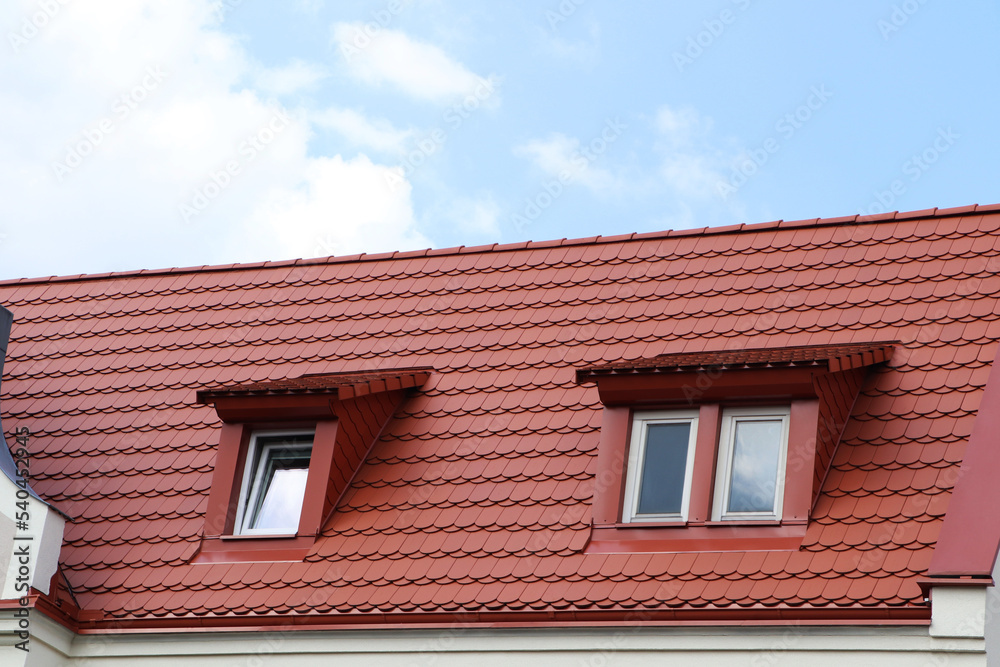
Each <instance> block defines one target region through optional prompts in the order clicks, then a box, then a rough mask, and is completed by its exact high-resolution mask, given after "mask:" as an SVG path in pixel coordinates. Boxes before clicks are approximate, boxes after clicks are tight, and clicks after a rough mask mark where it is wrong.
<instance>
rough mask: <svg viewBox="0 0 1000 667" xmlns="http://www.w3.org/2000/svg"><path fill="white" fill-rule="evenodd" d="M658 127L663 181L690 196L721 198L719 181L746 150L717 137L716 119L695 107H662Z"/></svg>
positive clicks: (657, 119)
mask: <svg viewBox="0 0 1000 667" xmlns="http://www.w3.org/2000/svg"><path fill="white" fill-rule="evenodd" d="M654 127H655V130H656V132H657V135H656V136H657V141H656V145H655V147H656V149H657V150H658V152H660V153H661V155H662V156H663V157H662V161H661V163H660V169H659V173H660V177H661V179H662V182H663V183H664V184H665V185H667V186H668V187H670V188H671V189H672V190H674V191H675V192H676V193H678V194H680V195H683V196H684V197H686V198H688V199H709V198H714V197H717V196H718V186H719V183H721V182H723V181H724V180H725V178H726V174H727V173H728V171H729V169H731V168H732V165H733V164H734V163H735V161H736V160H737V159H738V158H739V156H740V155H741V153H742V151H741V149H740V148H739V147H738V146H737V145H736V144H735V142H734V141H732V140H730V139H726V138H724V137H719V136H717V135H716V134H715V132H714V130H713V124H712V119H711V118H709V117H706V116H702V115H701V114H699V113H698V111H697V110H695V109H693V108H691V107H681V108H673V107H671V106H669V105H663V106H661V107H660V108H659V109H658V110H657V113H656V118H655V121H654Z"/></svg>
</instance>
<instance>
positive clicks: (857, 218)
mask: <svg viewBox="0 0 1000 667" xmlns="http://www.w3.org/2000/svg"><path fill="white" fill-rule="evenodd" d="M993 212H1000V203H998V204H988V205H982V206H981V205H979V204H972V205H971V206H958V207H953V208H943V209H942V208H936V207H935V208H927V209H921V210H916V211H903V212H901V211H891V212H888V213H879V214H876V215H858V214H855V215H848V216H840V217H832V218H808V219H803V220H783V219H782V220H774V221H771V222H755V223H750V224H743V223H741V224H736V225H723V226H720V227H700V228H695V229H676V230H674V229H668V230H663V231H656V232H644V233H638V232H632V233H631V234H617V235H614V236H587V237H581V238H575V239H566V238H563V239H560V240H548V241H517V242H513V243H505V244H500V243H492V244H486V245H479V246H454V247H450V248H425V249H422V250H396V251H392V252H383V253H375V254H367V253H360V254H354V255H339V256H338V255H333V256H329V257H315V258H309V259H289V260H280V261H266V262H249V263H245V264H244V263H228V264H205V265H202V266H187V267H174V268H164V269H136V270H129V271H111V272H106V273H79V274H74V275H64V276H40V277H36V278H11V279H7V280H0V287H5V286H9V285H32V284H35V285H37V284H47V283H64V282H79V281H91V280H105V279H108V278H133V277H145V276H164V275H181V274H192V273H222V272H229V271H246V270H249V269H276V268H284V267H289V266H319V265H324V264H346V263H349V262H377V261H384V260H394V259H412V258H416V257H441V256H447V255H467V254H475V253H483V252H506V251H514V250H533V249H541V248H556V247H566V246H580V245H602V244H605V243H623V242H628V241H640V240H641V241H645V240H649V239H659V238H674V237H681V236H718V235H722V234H732V233H742V232H756V231H763V230H766V229H790V228H794V229H801V228H805V227H828V226H836V225H849V224H870V223H878V222H888V221H891V220H917V219H928V218H945V217H954V216H965V215H975V214H979V213H993Z"/></svg>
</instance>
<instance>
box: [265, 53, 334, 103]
mask: <svg viewBox="0 0 1000 667" xmlns="http://www.w3.org/2000/svg"><path fill="white" fill-rule="evenodd" d="M327 76H329V74H328V73H327V71H326V70H325V69H324V68H322V67H320V66H319V65H315V64H313V63H307V62H303V61H301V60H296V61H293V62H291V63H289V64H288V65H285V66H284V67H271V68H267V69H263V70H261V71H260V72H259V73H258V74H257V76H256V77H255V87H256V88H258V89H259V90H261V91H263V92H266V93H270V94H272V95H289V94H291V93H296V92H298V91H300V90H306V89H309V88H312V87H314V86H315V85H316V84H317V83H319V82H320V81H321V80H323V79H324V78H326V77H327Z"/></svg>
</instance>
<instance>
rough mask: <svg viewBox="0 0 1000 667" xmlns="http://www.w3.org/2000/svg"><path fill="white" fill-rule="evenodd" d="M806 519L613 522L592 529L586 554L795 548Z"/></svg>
mask: <svg viewBox="0 0 1000 667" xmlns="http://www.w3.org/2000/svg"><path fill="white" fill-rule="evenodd" d="M806 528H807V522H806V521H785V522H776V521H753V522H747V521H740V522H736V521H711V522H702V523H693V522H689V523H686V524H685V523H651V522H650V523H614V524H604V525H595V526H594V527H593V528H592V529H591V533H590V542H589V543H588V544H587V547H586V551H587V553H645V552H685V551H761V550H768V551H785V550H787V551H794V550H795V549H798V548H799V546H801V544H802V540H803V538H805V535H806Z"/></svg>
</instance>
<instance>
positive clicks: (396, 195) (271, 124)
mask: <svg viewBox="0 0 1000 667" xmlns="http://www.w3.org/2000/svg"><path fill="white" fill-rule="evenodd" d="M55 4H56V6H58V8H59V10H58V12H57V13H56V14H54V15H53V16H52V17H51V18H50V19H49V20H48V21H47V23H46V25H44V26H41V27H40V28H38V29H37V31H36V32H37V34H36V33H31V37H30V38H29V37H26V38H24V39H23V40H22V41H21V42H19V43H18V49H17V51H16V52H14V53H12V54H11V53H10V52H8V55H5V56H4V57H3V58H2V59H0V117H3V118H4V119H5V122H4V123H3V124H0V145H3V146H4V150H3V151H2V152H0V201H3V202H4V206H5V211H4V213H5V214H4V216H3V219H2V220H0V234H5V235H6V236H5V237H4V238H3V239H2V241H0V277H20V276H31V275H40V274H48V273H63V274H65V273H77V272H98V271H108V270H126V269H135V268H157V267H162V266H178V265H181V266H183V265H191V264H204V263H218V262H233V261H250V260H256V259H287V258H291V257H294V256H297V254H302V253H303V252H305V248H308V247H311V246H312V245H314V244H315V236H316V234H317V233H319V232H321V231H322V232H323V233H324V234H334V235H335V238H336V239H340V240H336V241H335V245H336V244H340V245H339V246H338V247H341V246H342V247H344V248H348V247H353V246H352V245H351V244H352V243H353V242H354V241H353V240H354V239H357V238H360V237H362V236H364V237H365V238H366V240H367V243H366V246H365V247H366V248H368V249H370V250H373V244H372V243H371V241H372V239H377V240H378V246H376V247H380V248H384V249H388V250H392V249H396V247H404V246H407V247H412V246H413V244H418V245H421V246H427V245H429V243H428V241H427V239H425V238H423V237H422V236H420V234H419V233H418V232H417V231H416V226H415V223H414V220H413V215H412V213H410V212H408V211H409V207H410V190H409V184H408V183H406V181H405V179H403V180H402V184H401V186H400V187H397V188H396V190H395V191H394V192H393V193H392V196H391V197H389V196H388V195H386V193H385V191H384V189H383V190H379V189H378V188H376V187H375V186H374V185H371V183H372V182H374V179H375V176H374V175H373V174H381V172H384V171H385V170H386V169H387V168H385V167H379V166H377V165H373V164H372V163H371V162H370V161H368V160H367V158H363V157H359V158H356V159H354V160H346V161H345V160H342V159H340V158H336V157H335V158H322V157H321V158H316V157H311V156H310V155H309V152H308V148H309V140H310V137H311V134H312V131H311V127H310V124H309V119H308V117H307V116H305V114H303V113H301V112H296V111H295V110H287V111H286V110H284V109H282V108H281V106H280V105H278V104H277V103H276V102H274V101H270V100H268V99H267V98H266V97H265V95H263V94H261V93H259V92H258V91H257V90H255V89H247V88H245V87H244V85H245V84H244V82H246V81H247V80H253V75H254V73H255V72H254V67H253V65H252V63H251V61H250V59H249V58H248V57H247V56H246V54H245V52H244V50H243V48H242V46H241V45H240V43H239V41H238V40H237V38H234V37H232V36H229V35H227V34H225V33H223V32H221V31H220V29H219V26H218V16H216V13H215V12H214V11H213V7H214V5H215V3H213V2H211V1H210V0H170V1H169V2H167V1H166V0H103V1H102V2H101V3H87V2H74V3H67V4H62V3H55ZM37 11H38V5H37V4H36V2H34V1H33V0H8V1H7V2H4V3H2V4H0V25H4V26H13V27H14V28H13V30H14V31H15V34H21V33H20V31H21V28H20V26H22V25H24V24H23V21H24V20H25V19H26V17H31V16H33V15H34V14H35V13H37ZM233 11H235V10H233ZM28 32H30V31H28ZM24 34H28V33H27V32H26V33H24ZM5 41H7V40H5ZM4 48H11V51H13V48H12V47H11V45H10V44H5V45H4ZM318 71H319V70H318V69H317V68H316V67H315V66H312V65H309V64H307V63H299V64H293V65H292V66H291V67H290V68H283V69H282V70H280V71H273V72H271V73H269V74H267V75H266V76H264V77H263V78H264V79H267V78H268V77H270V79H271V83H270V84H263V83H262V85H267V87H268V88H269V89H270V90H269V91H265V92H268V93H270V92H273V91H274V90H277V89H284V90H292V89H295V88H296V87H297V86H302V85H307V84H308V83H309V82H310V81H313V80H315V76H316V74H317V72H318ZM282 114H284V116H282ZM281 118H284V120H281ZM376 127H378V126H377V125H376ZM334 177H336V179H337V180H336V181H334V180H333V179H334ZM383 180H384V179H383ZM337 183H350V184H353V186H354V187H356V188H357V190H358V192H363V193H365V194H366V195H367V197H368V199H367V200H365V204H366V205H367V208H364V207H362V206H361V201H362V198H360V197H348V196H346V195H345V196H340V197H335V196H332V195H325V194H324V193H323V190H324V189H331V190H334V191H336V192H341V191H342V189H339V188H338V186H337ZM366 183H367V184H369V185H367V186H365V185H364V184H366ZM199 197H200V199H199ZM386 197H388V200H387V201H386V202H384V203H382V202H379V201H375V199H378V198H383V199H385V198H386ZM282 202H283V203H284V205H283V206H282V205H281V204H282ZM185 206H187V207H189V210H190V209H191V208H193V209H194V210H195V213H194V214H192V215H188V216H186V217H187V221H185V216H184V215H183V214H182V211H183V210H184V209H183V207H185ZM288 211H296V212H298V213H301V214H302V215H303V216H305V217H304V221H303V222H302V223H298V224H296V223H293V221H291V219H290V218H289V213H288ZM248 220H250V221H253V223H254V224H255V225H258V226H259V227H261V228H263V229H268V228H269V226H270V228H276V225H277V224H278V222H275V221H281V224H282V225H285V227H283V229H284V231H282V232H281V234H279V235H278V236H277V237H275V236H274V235H268V234H261V235H254V234H251V233H248V230H247V228H246V221H248ZM322 220H327V221H329V220H338V221H345V222H342V223H338V226H337V227H336V228H335V229H332V230H329V229H327V228H325V227H322V225H321V224H320V222H319V221H322ZM346 221H349V222H346ZM345 230H346V231H345ZM338 234H339V235H340V236H336V235H338ZM276 238H277V239H278V241H280V242H278V241H276V240H275V239H276ZM373 251H374V250H373Z"/></svg>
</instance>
